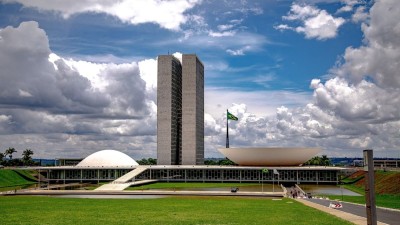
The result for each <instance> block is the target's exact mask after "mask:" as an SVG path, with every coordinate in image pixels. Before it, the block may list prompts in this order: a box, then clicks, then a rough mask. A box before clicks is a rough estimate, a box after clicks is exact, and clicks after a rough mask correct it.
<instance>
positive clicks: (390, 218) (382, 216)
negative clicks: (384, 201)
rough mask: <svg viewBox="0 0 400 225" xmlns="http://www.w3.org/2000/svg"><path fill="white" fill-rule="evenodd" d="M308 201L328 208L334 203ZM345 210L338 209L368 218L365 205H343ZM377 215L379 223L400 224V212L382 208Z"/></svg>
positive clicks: (322, 200)
mask: <svg viewBox="0 0 400 225" xmlns="http://www.w3.org/2000/svg"><path fill="white" fill-rule="evenodd" d="M306 200H308V201H311V202H314V203H317V204H320V205H323V206H326V207H328V206H329V203H330V202H332V200H325V199H314V198H313V199H306ZM342 205H343V208H341V209H336V210H340V211H343V212H347V213H351V214H354V215H357V216H362V217H365V218H366V217H367V212H366V210H365V206H364V205H356V204H351V203H345V202H343V203H342ZM376 215H377V218H378V221H380V222H383V223H386V224H390V225H398V224H400V210H388V209H382V208H376Z"/></svg>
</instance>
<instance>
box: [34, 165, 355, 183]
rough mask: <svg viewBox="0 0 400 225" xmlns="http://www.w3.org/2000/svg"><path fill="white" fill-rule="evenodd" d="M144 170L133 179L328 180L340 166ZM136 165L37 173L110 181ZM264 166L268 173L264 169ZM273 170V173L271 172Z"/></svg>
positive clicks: (63, 179)
mask: <svg viewBox="0 0 400 225" xmlns="http://www.w3.org/2000/svg"><path fill="white" fill-rule="evenodd" d="M141 167H145V169H144V171H143V172H141V173H140V174H138V175H137V176H135V177H133V178H132V180H133V181H137V180H158V181H164V182H175V181H176V182H257V183H261V182H271V183H272V182H274V181H275V182H276V181H278V180H279V181H280V182H289V183H297V184H300V183H316V184H319V183H331V184H337V183H338V182H339V178H340V174H341V173H342V172H343V171H345V170H347V168H340V167H243V166H178V165H169V166H161V165H156V166H141ZM135 168H136V167H119V168H116V167H109V168H107V167H91V168H83V167H76V166H75V167H74V166H65V167H63V166H61V167H41V168H37V170H39V171H40V173H41V174H42V175H43V176H44V177H46V178H47V179H48V181H50V182H51V183H70V182H92V183H93V182H106V181H113V180H116V179H118V178H120V177H121V176H123V175H125V174H127V173H128V172H130V171H132V170H133V169H135ZM265 169H267V170H268V172H265ZM263 170H264V172H263ZM274 171H275V173H274Z"/></svg>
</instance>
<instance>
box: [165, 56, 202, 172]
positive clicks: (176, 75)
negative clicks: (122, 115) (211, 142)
mask: <svg viewBox="0 0 400 225" xmlns="http://www.w3.org/2000/svg"><path fill="white" fill-rule="evenodd" d="M157 76H158V80H157V164H158V165H201V164H204V66H203V63H202V62H201V61H200V60H199V58H197V56H196V55H194V54H183V55H182V62H181V61H179V60H178V59H177V58H175V57H174V56H173V55H160V56H158V71H157Z"/></svg>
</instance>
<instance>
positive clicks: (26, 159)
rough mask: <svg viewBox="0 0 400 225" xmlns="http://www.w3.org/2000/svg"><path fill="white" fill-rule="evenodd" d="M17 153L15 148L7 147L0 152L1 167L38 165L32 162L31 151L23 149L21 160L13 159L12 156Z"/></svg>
mask: <svg viewBox="0 0 400 225" xmlns="http://www.w3.org/2000/svg"><path fill="white" fill-rule="evenodd" d="M16 152H18V151H17V150H15V148H12V147H9V148H8V149H6V150H5V151H4V153H2V152H0V165H3V166H34V165H38V163H35V162H34V161H33V160H32V155H33V151H32V150H31V149H25V150H24V151H23V152H22V158H20V159H16V158H13V154H14V153H16Z"/></svg>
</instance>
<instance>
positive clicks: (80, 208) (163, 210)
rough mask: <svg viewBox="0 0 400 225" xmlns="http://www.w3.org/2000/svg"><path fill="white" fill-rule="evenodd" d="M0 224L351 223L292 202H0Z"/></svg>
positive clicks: (12, 198) (194, 199) (13, 198)
mask: <svg viewBox="0 0 400 225" xmlns="http://www.w3.org/2000/svg"><path fill="white" fill-rule="evenodd" d="M0 212H2V216H1V217H0V224H2V225H6V224H74V225H77V224H96V225H98V224H185V225H187V224H245V225H249V224H273V225H280V224H285V225H286V224H296V225H301V224H307V225H308V224H319V225H325V224H326V225H328V224H332V225H337V224H351V223H349V222H347V221H344V220H342V219H339V218H336V217H333V216H331V215H329V214H326V213H323V212H321V211H318V210H316V209H313V208H310V207H307V206H304V205H303V204H301V203H299V202H296V201H292V200H290V199H286V198H284V199H282V200H280V201H274V200H272V199H270V198H241V197H167V198H159V199H73V198H56V197H39V196H8V197H4V196H3V197H0Z"/></svg>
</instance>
